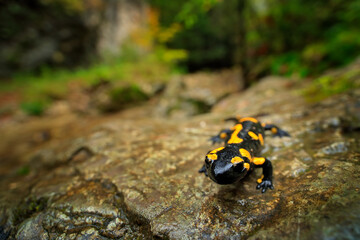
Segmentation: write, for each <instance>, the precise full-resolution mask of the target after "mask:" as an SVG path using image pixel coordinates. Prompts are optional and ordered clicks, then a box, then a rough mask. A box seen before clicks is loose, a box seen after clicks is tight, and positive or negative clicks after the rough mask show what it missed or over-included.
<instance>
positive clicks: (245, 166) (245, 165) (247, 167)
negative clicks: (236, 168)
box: [244, 163, 250, 171]
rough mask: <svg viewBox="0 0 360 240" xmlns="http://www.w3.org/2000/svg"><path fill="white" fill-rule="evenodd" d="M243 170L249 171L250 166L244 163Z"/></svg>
mask: <svg viewBox="0 0 360 240" xmlns="http://www.w3.org/2000/svg"><path fill="white" fill-rule="evenodd" d="M244 168H246V169H247V170H248V171H249V169H250V164H248V163H244Z"/></svg>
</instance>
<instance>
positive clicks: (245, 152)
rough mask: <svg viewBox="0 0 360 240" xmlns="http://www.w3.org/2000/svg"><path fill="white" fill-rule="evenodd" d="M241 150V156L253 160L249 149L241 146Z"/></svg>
mask: <svg viewBox="0 0 360 240" xmlns="http://www.w3.org/2000/svg"><path fill="white" fill-rule="evenodd" d="M239 152H240V154H241V156H243V157H247V158H248V159H249V160H250V161H252V158H251V155H250V153H249V151H248V150H246V149H244V148H240V150H239Z"/></svg>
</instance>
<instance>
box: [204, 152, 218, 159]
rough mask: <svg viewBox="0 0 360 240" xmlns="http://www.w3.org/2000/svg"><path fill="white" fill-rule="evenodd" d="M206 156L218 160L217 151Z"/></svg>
mask: <svg viewBox="0 0 360 240" xmlns="http://www.w3.org/2000/svg"><path fill="white" fill-rule="evenodd" d="M206 157H207V158H208V159H210V160H217V158H218V156H217V155H216V154H215V153H212V154H211V153H209V154H208V155H206Z"/></svg>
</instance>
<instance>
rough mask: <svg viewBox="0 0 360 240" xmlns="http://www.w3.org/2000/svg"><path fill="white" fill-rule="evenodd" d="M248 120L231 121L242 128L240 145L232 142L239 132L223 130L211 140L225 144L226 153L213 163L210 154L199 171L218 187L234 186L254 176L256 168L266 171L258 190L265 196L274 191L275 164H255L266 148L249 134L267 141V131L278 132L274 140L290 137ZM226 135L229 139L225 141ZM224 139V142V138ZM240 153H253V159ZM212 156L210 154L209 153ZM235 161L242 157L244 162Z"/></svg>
mask: <svg viewBox="0 0 360 240" xmlns="http://www.w3.org/2000/svg"><path fill="white" fill-rule="evenodd" d="M246 119H247V118H243V119H241V118H231V119H230V120H235V121H236V123H237V124H241V125H242V129H241V131H240V132H239V133H238V134H237V137H239V138H240V139H242V142H241V143H233V141H231V140H230V139H231V137H232V133H233V132H234V131H236V129H233V130H231V129H224V130H222V131H221V132H220V133H219V134H218V135H216V136H214V137H212V138H211V141H212V142H213V143H218V142H223V141H224V142H225V146H224V149H221V150H219V151H217V152H216V153H215V154H216V155H217V159H216V160H211V159H210V158H208V154H209V153H210V152H211V151H209V152H208V154H207V156H206V157H205V164H204V166H203V167H202V168H201V169H200V170H199V172H202V173H204V174H205V175H206V176H208V177H209V178H210V179H211V180H213V181H214V182H216V183H218V184H232V183H235V182H237V181H239V180H241V179H242V178H244V177H245V176H246V174H247V173H249V172H251V171H252V170H253V169H254V168H263V176H264V177H263V179H262V180H259V181H260V183H259V182H258V185H257V189H262V192H265V191H266V190H267V189H268V188H270V189H273V184H272V172H273V171H272V164H271V162H270V161H269V160H268V159H266V158H265V161H262V162H261V164H259V162H257V161H255V163H254V161H253V160H254V159H255V158H254V157H260V152H261V150H262V148H263V146H262V145H261V141H260V140H259V139H258V140H256V139H254V138H253V137H251V136H250V135H249V131H251V132H253V133H254V134H255V135H257V136H258V135H259V134H261V135H262V136H263V137H264V131H265V130H271V129H274V128H275V129H276V134H275V136H279V137H283V136H289V134H288V133H287V132H285V131H283V130H281V129H280V128H278V127H277V126H275V125H271V124H266V125H265V124H264V125H263V126H262V125H261V123H260V122H258V121H257V120H255V119H251V121H247V120H246ZM224 135H225V136H226V137H224ZM221 136H222V138H221ZM240 149H245V150H246V151H247V152H248V153H250V156H251V157H250V158H251V159H249V158H248V157H246V156H244V155H241V153H240V151H239V150H240ZM210 154H211V153H210ZM234 157H240V158H241V159H242V160H243V162H239V163H236V164H234V163H232V162H231V160H232V159H233V158H234ZM245 164H248V165H247V166H248V168H246V167H245Z"/></svg>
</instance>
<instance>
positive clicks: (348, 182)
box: [0, 77, 360, 239]
mask: <svg viewBox="0 0 360 240" xmlns="http://www.w3.org/2000/svg"><path fill="white" fill-rule="evenodd" d="M294 89H295V88H294V86H293V84H291V82H290V81H288V80H286V79H281V78H277V77H269V78H267V79H264V80H263V81H261V82H260V83H259V84H258V85H256V86H254V87H252V88H251V89H249V90H247V91H246V92H241V93H236V94H232V95H230V96H229V97H226V98H224V99H223V100H222V101H220V102H219V103H217V105H215V106H214V107H213V109H212V112H211V113H208V114H203V115H197V116H194V117H192V118H188V119H187V120H184V119H182V120H169V119H162V118H149V117H148V116H150V115H151V113H152V111H153V109H155V108H156V106H154V105H156V104H153V105H152V104H150V105H147V106H140V107H136V108H132V109H128V110H125V111H123V112H121V113H118V114H115V115H110V116H106V117H101V118H100V117H98V118H91V119H90V118H83V117H79V116H77V115H71V116H67V117H66V118H65V119H62V120H61V121H60V119H59V117H57V118H56V119H55V118H49V119H46V120H34V121H32V122H31V123H26V124H18V123H12V124H8V125H6V128H5V127H2V130H1V131H2V132H3V136H4V138H6V139H7V140H8V141H5V142H2V143H1V148H0V153H1V155H2V159H4V168H3V169H2V170H1V177H0V211H1V215H0V226H1V227H0V239H143V238H144V239H146V238H147V239H247V238H249V239H356V238H359V237H360V229H359V226H360V217H359V216H360V204H359V203H360V201H359V200H360V195H359V188H360V186H359V185H360V184H359V181H358V179H359V175H360V169H359V167H358V166H359V161H360V152H359V150H358V149H359V145H360V143H359V132H357V131H355V130H354V131H353V130H349V129H352V128H351V126H352V125H353V126H358V122H354V120H353V119H356V118H354V117H352V115H354V116H356V115H357V114H358V111H359V106H360V91H359V89H355V90H352V91H351V92H349V93H346V94H342V95H338V96H334V97H331V98H328V99H326V100H324V101H322V102H320V103H317V104H307V103H306V102H305V101H304V100H303V98H302V97H301V96H300V95H298V94H297V92H295V91H294ZM235 114H239V115H243V116H257V117H258V118H259V119H260V120H262V121H265V122H267V121H269V122H272V123H275V124H277V125H279V126H281V127H282V128H284V129H285V130H287V131H288V132H289V133H290V134H291V138H282V139H279V138H273V137H271V136H267V138H266V139H265V142H266V149H265V152H264V155H265V156H267V157H268V158H269V159H271V160H272V162H273V165H274V176H275V179H274V181H275V182H274V185H275V189H274V190H272V191H268V192H266V193H265V194H261V193H260V192H259V191H257V190H256V189H255V185H256V179H257V177H258V176H259V175H260V174H261V173H260V172H257V171H255V172H254V173H252V174H251V175H250V176H249V177H248V178H247V179H245V180H244V181H242V182H239V183H237V184H235V185H229V186H220V185H216V184H215V183H214V182H212V181H210V180H209V179H208V178H206V177H205V176H203V175H201V174H199V173H198V172H197V170H198V169H199V168H200V167H201V166H202V163H203V159H204V155H205V154H206V152H207V151H208V150H210V149H211V148H213V147H214V146H211V144H210V142H209V141H208V139H209V137H210V136H211V135H214V134H216V133H217V132H218V131H219V130H220V129H222V128H224V127H227V126H228V123H224V122H223V121H222V119H224V118H226V117H229V116H233V115H235ZM347 119H350V120H347ZM349 121H350V123H349ZM344 122H346V128H344V127H343V126H344V125H343V123H344ZM349 126H350V127H349ZM43 132H47V135H46V136H48V137H47V138H41V137H40V138H39V137H37V138H35V137H34V136H39V133H43ZM36 134H37V135H36ZM15 136H16V137H15ZM19 136H21V138H20V139H19ZM40 136H43V135H41V134H40ZM35 139H37V140H36V141H35ZM39 139H40V140H39ZM19 165H21V166H22V167H21V168H20V169H19V168H17V166H19ZM20 170H22V171H20ZM25 170H26V171H25Z"/></svg>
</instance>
